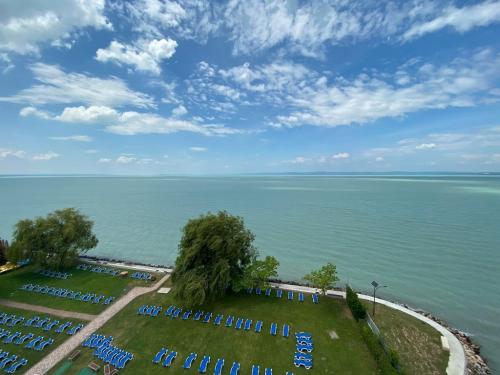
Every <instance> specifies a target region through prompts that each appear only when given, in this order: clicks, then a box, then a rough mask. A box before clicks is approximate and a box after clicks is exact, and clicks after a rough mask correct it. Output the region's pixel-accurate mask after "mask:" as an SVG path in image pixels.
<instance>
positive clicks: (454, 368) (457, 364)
mask: <svg viewBox="0 0 500 375" xmlns="http://www.w3.org/2000/svg"><path fill="white" fill-rule="evenodd" d="M271 285H272V286H273V287H275V288H280V289H285V290H292V291H294V292H306V293H316V292H318V289H316V288H310V287H307V286H301V285H292V284H282V283H271ZM326 294H327V295H329V296H334V297H342V298H345V292H340V291H337V290H328V291H327V292H326ZM358 297H359V298H360V299H364V300H368V301H373V297H370V296H367V295H364V294H360V293H358ZM375 301H376V302H377V303H380V304H381V305H385V306H387V307H390V308H392V309H395V310H399V311H401V312H404V313H406V314H408V315H411V316H413V317H414V318H417V319H418V320H420V321H422V322H424V323H427V324H428V325H430V326H431V327H433V328H434V329H436V330H437V331H438V332H439V333H441V335H443V336H444V337H446V339H447V340H448V344H449V346H450V358H449V359H448V367H447V368H446V374H447V375H466V374H467V373H466V370H467V359H466V357H465V351H464V347H463V346H462V344H461V343H460V341H459V340H458V339H457V338H456V337H455V335H454V334H453V333H451V332H450V331H449V330H448V329H447V328H446V327H443V326H442V325H440V324H439V323H437V322H435V321H434V320H432V319H429V318H427V317H426V316H423V315H421V314H419V313H417V312H415V311H413V310H410V309H407V308H406V307H404V306H400V305H398V304H397V303H393V302H389V301H386V300H383V299H380V298H376V299H375Z"/></svg>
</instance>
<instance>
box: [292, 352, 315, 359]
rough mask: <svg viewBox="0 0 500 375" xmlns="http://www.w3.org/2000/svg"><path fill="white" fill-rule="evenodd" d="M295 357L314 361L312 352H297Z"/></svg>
mask: <svg viewBox="0 0 500 375" xmlns="http://www.w3.org/2000/svg"><path fill="white" fill-rule="evenodd" d="M293 358H294V359H306V360H311V361H312V359H313V356H312V354H310V353H302V352H296V353H295V355H294V356H293Z"/></svg>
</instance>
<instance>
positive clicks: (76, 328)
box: [68, 323, 83, 336]
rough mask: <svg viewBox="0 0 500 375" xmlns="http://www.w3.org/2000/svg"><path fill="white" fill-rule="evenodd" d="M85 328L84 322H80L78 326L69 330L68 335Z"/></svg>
mask: <svg viewBox="0 0 500 375" xmlns="http://www.w3.org/2000/svg"><path fill="white" fill-rule="evenodd" d="M82 328H83V324H82V323H79V324H77V325H76V326H73V327H72V328H71V329H70V330H69V331H68V335H71V336H72V335H74V334H75V333H77V332H78V331H79V330H81V329H82Z"/></svg>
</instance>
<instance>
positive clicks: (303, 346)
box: [295, 344, 313, 353]
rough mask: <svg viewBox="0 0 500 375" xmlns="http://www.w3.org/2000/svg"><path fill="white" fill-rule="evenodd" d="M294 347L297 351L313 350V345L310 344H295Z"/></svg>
mask: <svg viewBox="0 0 500 375" xmlns="http://www.w3.org/2000/svg"><path fill="white" fill-rule="evenodd" d="M295 349H297V351H298V352H301V353H305V352H307V353H310V352H312V351H313V345H312V344H297V346H296V347H295Z"/></svg>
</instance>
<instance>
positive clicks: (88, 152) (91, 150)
mask: <svg viewBox="0 0 500 375" xmlns="http://www.w3.org/2000/svg"><path fill="white" fill-rule="evenodd" d="M85 153H86V154H98V153H99V150H96V149H93V148H91V149H88V150H85Z"/></svg>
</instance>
